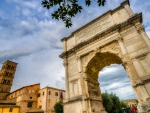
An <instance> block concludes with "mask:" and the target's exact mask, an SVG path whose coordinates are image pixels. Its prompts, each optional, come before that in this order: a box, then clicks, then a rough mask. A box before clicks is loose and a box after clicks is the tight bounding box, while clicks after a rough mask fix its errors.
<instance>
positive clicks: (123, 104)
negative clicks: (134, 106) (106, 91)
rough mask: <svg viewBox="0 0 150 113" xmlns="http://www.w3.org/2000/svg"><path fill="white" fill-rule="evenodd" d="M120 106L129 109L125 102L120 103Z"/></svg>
mask: <svg viewBox="0 0 150 113" xmlns="http://www.w3.org/2000/svg"><path fill="white" fill-rule="evenodd" d="M120 106H121V108H129V106H128V105H127V104H126V103H125V102H124V101H120Z"/></svg>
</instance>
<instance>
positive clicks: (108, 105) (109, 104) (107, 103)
mask: <svg viewBox="0 0 150 113" xmlns="http://www.w3.org/2000/svg"><path fill="white" fill-rule="evenodd" d="M102 98H103V106H104V107H105V110H106V111H107V112H108V113H109V112H110V111H111V109H112V107H113V101H112V99H111V97H110V95H109V94H108V93H107V92H105V93H102Z"/></svg>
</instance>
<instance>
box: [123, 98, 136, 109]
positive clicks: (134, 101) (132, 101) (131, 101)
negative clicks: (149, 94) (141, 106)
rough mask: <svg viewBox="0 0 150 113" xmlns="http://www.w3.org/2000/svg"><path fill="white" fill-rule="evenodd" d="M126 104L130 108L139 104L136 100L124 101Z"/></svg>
mask: <svg viewBox="0 0 150 113" xmlns="http://www.w3.org/2000/svg"><path fill="white" fill-rule="evenodd" d="M124 102H125V103H126V104H127V105H128V106H129V107H132V106H137V104H138V103H137V100H136V99H130V100H124Z"/></svg>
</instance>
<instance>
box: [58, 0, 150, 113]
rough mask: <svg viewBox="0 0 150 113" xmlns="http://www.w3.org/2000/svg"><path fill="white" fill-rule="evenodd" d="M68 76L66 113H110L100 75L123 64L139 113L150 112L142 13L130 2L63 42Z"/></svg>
mask: <svg viewBox="0 0 150 113" xmlns="http://www.w3.org/2000/svg"><path fill="white" fill-rule="evenodd" d="M62 42H63V47H64V52H63V53H62V54H61V55H60V57H61V58H63V60H64V67H65V76H66V80H65V81H66V99H65V100H64V113H106V111H105V108H104V107H103V104H102V97H101V90H100V84H99V83H98V73H99V72H100V71H101V70H102V69H103V68H104V67H105V66H109V65H111V64H122V66H123V67H124V69H125V70H126V72H127V75H128V76H129V78H130V81H131V85H132V87H133V90H134V92H135V94H136V97H137V99H138V101H139V103H138V110H139V113H147V112H149V111H150V39H149V37H148V36H147V34H146V33H145V30H144V26H143V25H142V13H139V14H134V13H133V11H132V10H131V8H130V4H129V1H128V0H126V1H125V2H123V3H121V4H120V6H119V7H117V8H116V9H114V10H110V11H108V12H106V13H104V14H103V15H101V16H99V17H98V18H96V19H94V20H93V21H91V22H90V23H88V24H86V25H84V26H83V27H81V28H79V29H78V30H76V31H74V32H73V33H72V34H71V35H70V36H69V37H65V38H63V39H62Z"/></svg>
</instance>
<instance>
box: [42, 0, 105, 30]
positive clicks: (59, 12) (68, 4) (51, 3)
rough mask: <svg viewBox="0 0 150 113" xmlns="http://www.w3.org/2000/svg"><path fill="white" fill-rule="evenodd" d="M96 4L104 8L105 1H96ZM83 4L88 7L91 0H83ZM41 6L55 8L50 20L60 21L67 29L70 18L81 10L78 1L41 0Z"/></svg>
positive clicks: (70, 22)
mask: <svg viewBox="0 0 150 113" xmlns="http://www.w3.org/2000/svg"><path fill="white" fill-rule="evenodd" d="M94 1H95V0H94ZM97 3H98V5H99V6H104V4H105V0H97ZM85 4H86V5H87V6H90V5H91V0H85ZM42 5H43V7H45V8H47V9H50V8H52V7H56V11H54V12H53V13H52V15H51V16H52V18H53V19H56V20H62V21H63V22H64V23H65V25H66V27H68V28H69V27H71V26H72V21H71V19H72V17H74V16H75V15H76V14H77V13H78V12H81V10H82V6H80V5H79V4H78V0H43V1H42Z"/></svg>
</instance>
